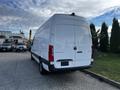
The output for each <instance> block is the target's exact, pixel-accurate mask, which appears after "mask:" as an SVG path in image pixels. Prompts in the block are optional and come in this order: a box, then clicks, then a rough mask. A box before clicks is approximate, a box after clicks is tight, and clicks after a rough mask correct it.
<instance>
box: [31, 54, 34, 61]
mask: <svg viewBox="0 0 120 90" xmlns="http://www.w3.org/2000/svg"><path fill="white" fill-rule="evenodd" d="M31 60H33V61H34V58H33V56H32V53H31Z"/></svg>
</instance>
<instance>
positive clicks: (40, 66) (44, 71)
mask: <svg viewBox="0 0 120 90" xmlns="http://www.w3.org/2000/svg"><path fill="white" fill-rule="evenodd" d="M39 71H40V74H42V75H45V74H47V73H48V72H47V71H46V70H45V69H44V68H43V65H42V62H40V63H39Z"/></svg>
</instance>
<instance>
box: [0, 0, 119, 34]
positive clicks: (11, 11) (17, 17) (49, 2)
mask: <svg viewBox="0 0 120 90" xmlns="http://www.w3.org/2000/svg"><path fill="white" fill-rule="evenodd" d="M119 5H120V1H119V0H109V1H108V0H0V28H1V29H2V30H3V29H4V30H5V29H6V30H13V31H15V30H18V29H23V30H25V32H27V30H28V29H30V28H34V27H39V26H40V25H41V24H42V23H43V22H45V21H46V20H47V19H48V18H49V17H50V16H52V15H53V14H55V13H68V14H70V13H72V12H75V13H76V14H77V15H80V16H84V17H86V18H89V17H94V16H97V15H99V14H100V13H101V12H102V11H103V10H104V9H106V8H109V7H113V6H119ZM1 29H0V30H1Z"/></svg>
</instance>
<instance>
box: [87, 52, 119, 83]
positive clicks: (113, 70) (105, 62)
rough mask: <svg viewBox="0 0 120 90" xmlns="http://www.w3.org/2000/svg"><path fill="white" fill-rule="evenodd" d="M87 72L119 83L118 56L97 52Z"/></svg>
mask: <svg viewBox="0 0 120 90" xmlns="http://www.w3.org/2000/svg"><path fill="white" fill-rule="evenodd" d="M89 70H90V71H93V72H95V73H97V74H101V75H103V76H106V77H108V78H110V79H113V80H115V81H117V82H120V55H118V54H111V53H101V52H99V53H98V54H97V56H96V58H95V60H94V64H93V67H92V68H91V69H89Z"/></svg>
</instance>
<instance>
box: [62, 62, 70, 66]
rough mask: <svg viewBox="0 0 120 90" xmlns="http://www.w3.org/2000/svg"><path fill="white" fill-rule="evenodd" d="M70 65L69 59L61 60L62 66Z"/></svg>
mask: <svg viewBox="0 0 120 90" xmlns="http://www.w3.org/2000/svg"><path fill="white" fill-rule="evenodd" d="M68 65H69V62H68V61H62V62H61V66H68Z"/></svg>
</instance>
